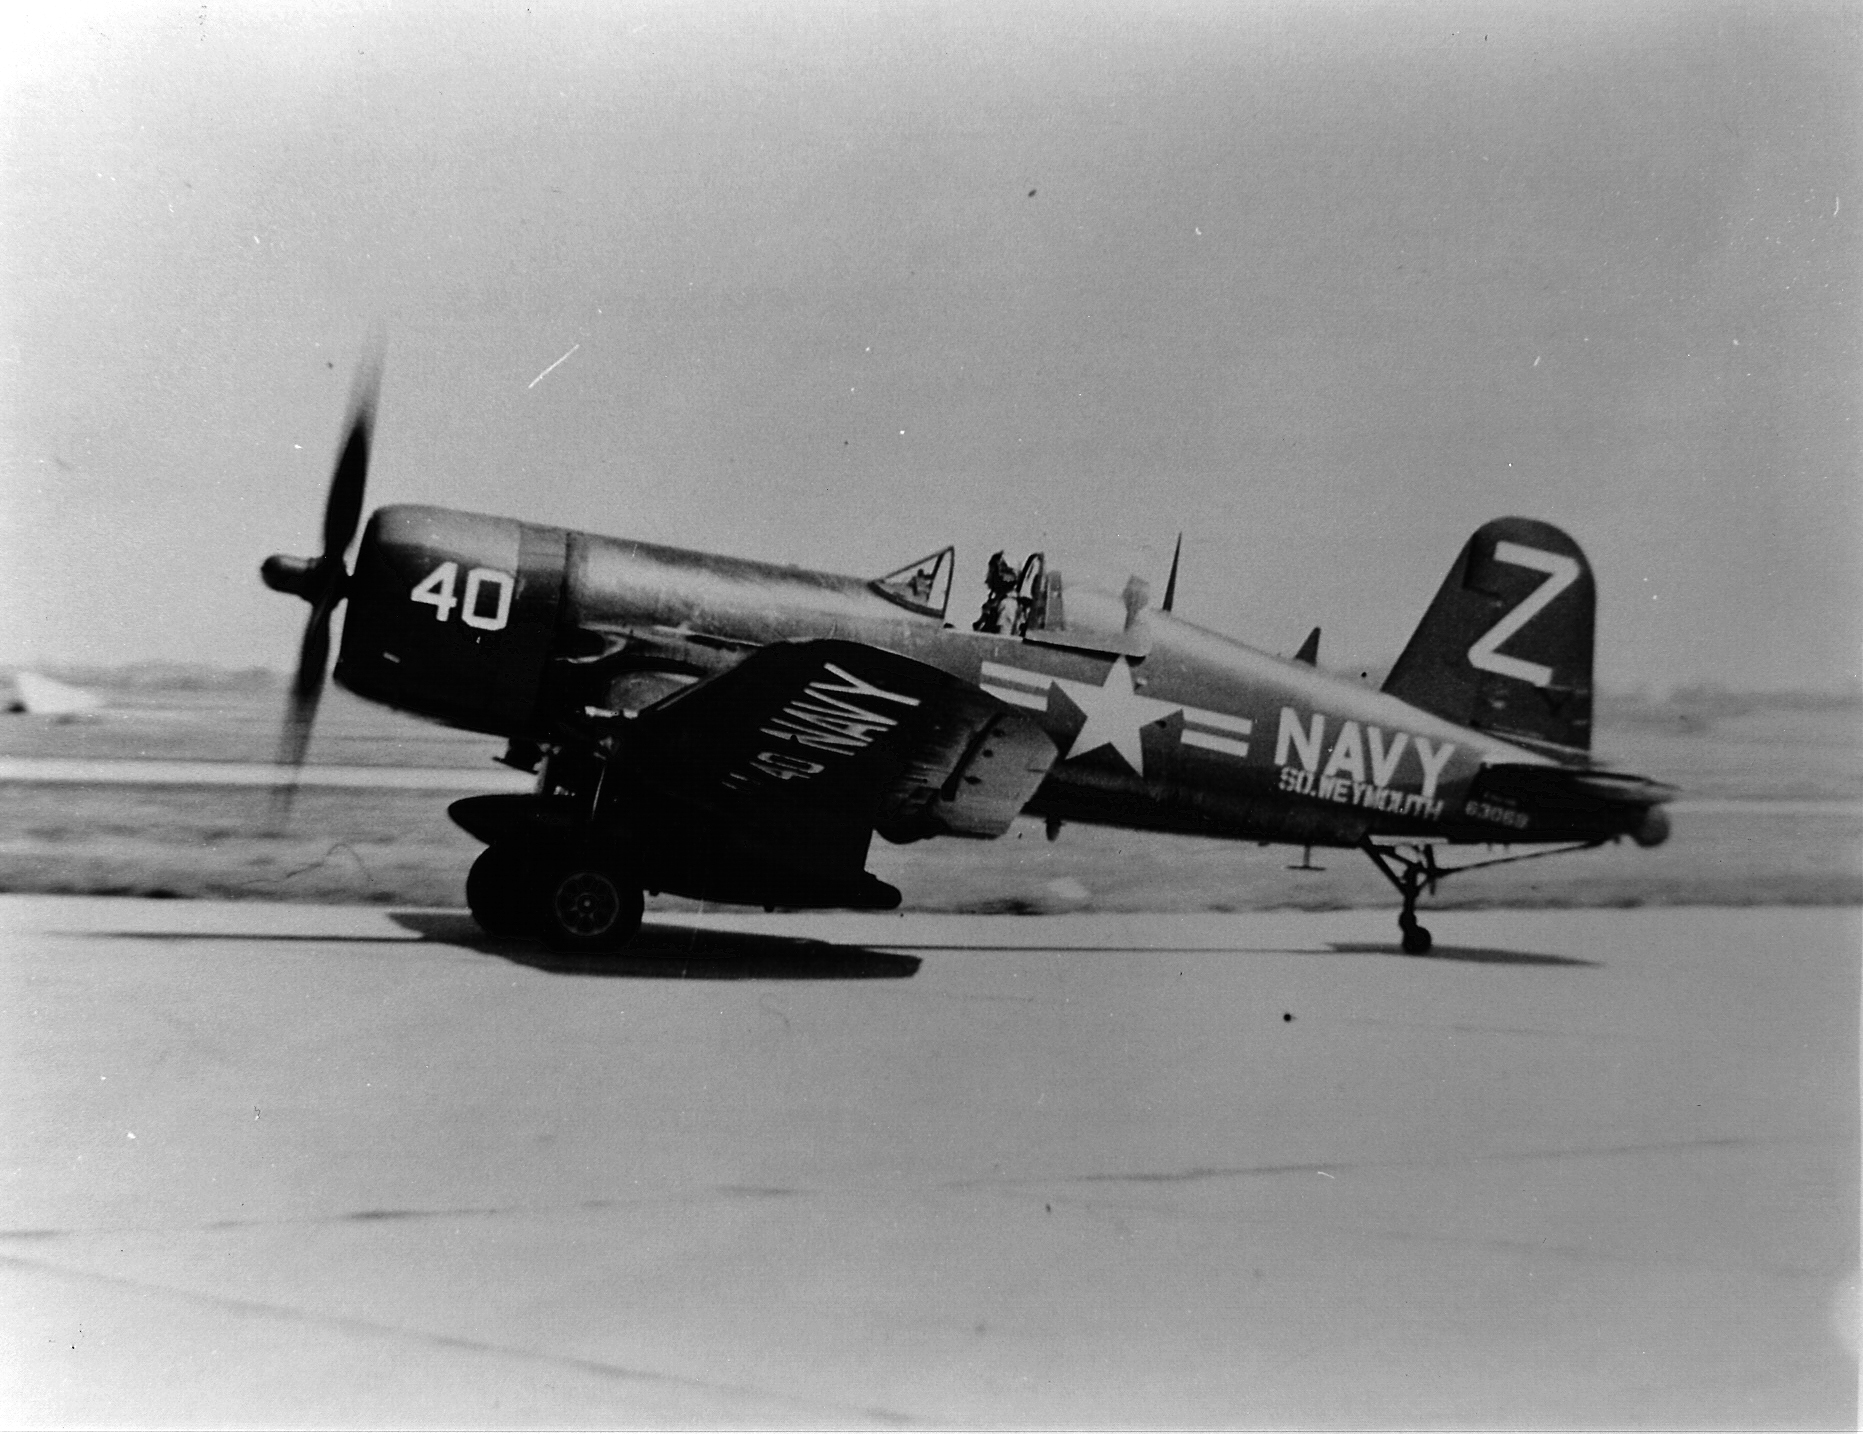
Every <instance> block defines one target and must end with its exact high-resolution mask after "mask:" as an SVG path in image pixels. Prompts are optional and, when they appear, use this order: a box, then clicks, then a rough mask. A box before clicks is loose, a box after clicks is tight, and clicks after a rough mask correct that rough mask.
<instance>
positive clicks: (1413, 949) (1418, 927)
mask: <svg viewBox="0 0 1863 1434" xmlns="http://www.w3.org/2000/svg"><path fill="white" fill-rule="evenodd" d="M1397 925H1398V928H1399V929H1400V930H1401V931H1402V932H1403V933H1404V939H1403V946H1404V954H1405V955H1406V956H1427V955H1429V954H1430V929H1429V927H1427V926H1424V925H1423V924H1422V923H1420V922H1419V921H1418V920H1417V918H1416V917H1414V916H1400V917H1398V918H1397Z"/></svg>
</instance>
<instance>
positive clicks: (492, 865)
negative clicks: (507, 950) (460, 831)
mask: <svg viewBox="0 0 1863 1434" xmlns="http://www.w3.org/2000/svg"><path fill="white" fill-rule="evenodd" d="M537 887H538V880H537V873H536V871H535V869H534V867H533V865H532V863H531V861H530V859H529V857H528V856H527V855H526V854H525V853H524V852H523V851H522V850H521V849H520V848H518V847H516V846H511V845H505V844H499V845H497V846H488V847H487V848H486V849H485V850H484V851H482V852H480V853H479V858H478V860H477V861H475V862H473V863H472V870H471V871H469V872H468V873H466V906H467V907H468V908H469V909H470V910H471V912H472V919H473V920H474V921H476V922H478V923H479V929H480V930H481V931H483V932H484V933H485V934H486V935H487V936H496V937H499V938H501V939H507V940H509V939H517V938H522V937H529V936H535V935H537V933H538V930H539V926H540V922H539V920H538V915H537V906H538V891H537Z"/></svg>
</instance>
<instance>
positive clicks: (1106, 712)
mask: <svg viewBox="0 0 1863 1434" xmlns="http://www.w3.org/2000/svg"><path fill="white" fill-rule="evenodd" d="M1052 680H1053V682H1054V685H1055V686H1056V687H1059V688H1060V689H1061V690H1062V691H1063V692H1065V693H1066V694H1067V696H1068V700H1069V701H1071V702H1072V703H1073V704H1074V705H1075V706H1076V707H1078V708H1079V709H1080V710H1081V711H1082V712H1084V713H1086V714H1087V721H1086V724H1085V725H1084V726H1082V727H1081V729H1080V731H1078V732H1077V733H1075V734H1074V740H1073V742H1072V743H1070V744H1069V746H1068V749H1067V753H1066V756H1067V757H1070V758H1072V757H1084V756H1086V755H1087V753H1089V752H1094V751H1098V750H1099V749H1100V748H1101V747H1111V748H1112V749H1113V750H1114V751H1115V752H1117V753H1118V754H1119V755H1120V756H1121V757H1122V758H1123V759H1124V760H1125V763H1126V765H1127V766H1128V767H1130V768H1131V769H1132V770H1133V771H1135V772H1137V773H1138V774H1139V775H1140V776H1141V777H1142V776H1144V775H1145V749H1144V747H1143V746H1141V745H1140V743H1139V728H1141V727H1147V726H1150V725H1151V724H1152V723H1153V722H1162V721H1163V720H1164V719H1165V718H1166V717H1169V716H1170V715H1171V714H1172V713H1173V712H1181V711H1183V710H1184V709H1183V706H1182V705H1181V704H1180V703H1176V702H1160V701H1159V700H1158V699H1157V698H1155V697H1140V696H1139V695H1138V694H1137V693H1136V692H1134V691H1133V690H1132V665H1131V663H1129V662H1127V661H1126V660H1125V659H1124V658H1123V657H1121V658H1115V659H1114V660H1113V665H1112V667H1111V668H1109V669H1108V670H1107V673H1106V682H1105V684H1104V685H1102V686H1099V687H1095V686H1094V685H1093V684H1092V683H1090V682H1075V681H1073V680H1072V679H1070V678H1066V677H1056V678H1054V679H1052Z"/></svg>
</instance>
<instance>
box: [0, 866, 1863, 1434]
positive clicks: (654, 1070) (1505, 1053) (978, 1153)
mask: <svg viewBox="0 0 1863 1434" xmlns="http://www.w3.org/2000/svg"><path fill="white" fill-rule="evenodd" d="M1429 924H1430V926H1431V927H1432V928H1433V929H1434V931H1435V933H1436V938H1437V948H1436V950H1435V952H1433V953H1432V955H1431V956H1429V957H1426V958H1409V957H1405V956H1402V955H1400V954H1398V951H1397V946H1396V930H1395V924H1394V922H1393V920H1392V916H1391V914H1390V913H1389V912H1362V911H1359V912H1325V913H1317V914H1316V913H1301V914H1287V913H1266V914H1248V915H1201V916H1103V915H1092V914H1077V915H1071V916H1057V917H951V916H910V915H908V916H900V915H889V916H780V917H766V916H743V915H734V916H717V917H712V916H706V917H687V916H677V917H669V916H662V917H658V918H655V917H652V916H651V915H650V919H649V926H648V930H647V933H646V939H645V941H644V942H643V944H642V947H641V948H640V949H639V950H638V951H635V952H632V953H630V954H629V955H628V956H627V957H626V958H624V959H618V960H614V961H610V962H606V963H602V964H598V965H594V966H590V967H586V968H578V969H563V968H560V967H555V966H553V965H552V962H551V959H550V958H548V957H547V956H546V955H545V954H544V953H542V952H539V951H536V950H534V949H529V948H524V947H517V946H508V945H501V944H497V943H492V942H488V941H485V940H482V939H481V938H480V937H479V936H478V935H477V933H476V931H475V929H474V928H473V927H472V925H471V923H470V921H469V920H468V919H467V918H466V917H465V915H464V914H463V913H460V912H451V911H413V910H378V909H367V908H356V907H310V906H266V905H256V904H218V903H205V902H201V903H196V902H172V901H171V902H161V901H133V900H125V899H114V900H113V899H102V898H100V899H92V898H58V897H0V972H3V973H4V1004H3V1005H0V1012H3V1014H0V1022H4V1025H3V1027H0V1029H3V1031H4V1039H3V1040H0V1071H3V1073H4V1087H3V1089H4V1091H5V1096H4V1103H3V1104H0V1151H3V1152H4V1157H5V1158H4V1161H3V1162H0V1281H3V1283H0V1291H3V1293H0V1339H3V1341H4V1342H3V1343H0V1422H4V1423H5V1424H7V1425H9V1426H18V1425H60V1426H70V1425H86V1426H110V1425H135V1426H176V1425H185V1426H224V1425H241V1426H249V1427H277V1426H298V1427H302V1426H318V1427H382V1426H392V1427H432V1426H453V1427H514V1426H516V1427H521V1426H537V1425H547V1426H557V1427H576V1426H617V1425H619V1426H641V1425H651V1426H664V1425H699V1426H730V1427H741V1426H753V1425H754V1426H769V1425H778V1426H798V1425H799V1426H809V1427H822V1426H847V1425H853V1426H868V1427H871V1426H883V1427H885V1426H893V1425H906V1426H912V1425H919V1424H929V1425H936V1426H951V1425H963V1424H981V1425H992V1426H1030V1425H1043V1426H1134V1425H1137V1426H1148V1427H1158V1426H1208V1425H1218V1426H1301V1427H1313V1426H1332V1427H1339V1426H1347V1427H1378V1426H1385V1427H1389V1426H1407V1427H1414V1426H1431V1427H1448V1426H1455V1427H1467V1426H1485V1427H1614V1428H1628V1427H1644V1428H1650V1427H1655V1428H1677V1427H1684V1428H1705V1427H1728V1426H1733V1427H1747V1428H1754V1427H1797V1428H1815V1427H1853V1428H1854V1427H1855V1424H1856V1419H1857V1363H1856V1337H1857V1328H1856V1326H1857V1294H1856V1291H1857V1253H1858V1184H1859V1140H1858V1060H1857V1054H1858V1042H1857V1031H1858V1018H1859V966H1860V965H1863V958H1860V952H1863V944H1860V938H1863V914H1860V913H1859V912H1858V911H1856V910H1853V909H1841V908H1805V909H1753V908H1747V909H1737V910H1734V909H1729V910H1715V909H1703V908H1670V909H1642V910H1622V911H1556V912H1532V911H1528V912H1523V911H1497V912H1486V913H1477V912H1451V913H1437V914H1434V915H1431V916H1430V917H1429Z"/></svg>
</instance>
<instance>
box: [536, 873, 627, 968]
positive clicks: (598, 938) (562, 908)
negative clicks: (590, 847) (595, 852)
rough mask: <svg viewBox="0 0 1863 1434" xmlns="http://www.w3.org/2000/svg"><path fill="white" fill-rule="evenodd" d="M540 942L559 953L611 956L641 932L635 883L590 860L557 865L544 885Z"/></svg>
mask: <svg viewBox="0 0 1863 1434" xmlns="http://www.w3.org/2000/svg"><path fill="white" fill-rule="evenodd" d="M542 908H543V938H544V940H545V941H547V942H549V944H550V945H552V946H554V947H556V948H557V949H558V950H559V951H612V950H614V949H616V948H617V947H619V946H622V945H625V944H626V943H627V942H628V941H629V940H630V939H632V937H633V935H634V933H635V932H637V931H639V930H640V918H641V913H642V911H643V910H644V908H645V903H644V902H643V901H642V899H641V890H640V885H639V883H638V882H635V881H632V880H630V879H628V877H626V876H625V875H623V874H622V873H621V872H620V871H618V870H617V869H616V868H615V867H613V866H611V865H609V864H608V863H606V862H601V861H597V860H594V859H591V858H571V859H570V860H569V861H566V862H561V863H559V864H558V865H557V866H556V868H555V869H554V871H553V872H552V874H551V875H550V877H549V878H548V879H547V880H546V881H545V882H544V890H543V902H542Z"/></svg>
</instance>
